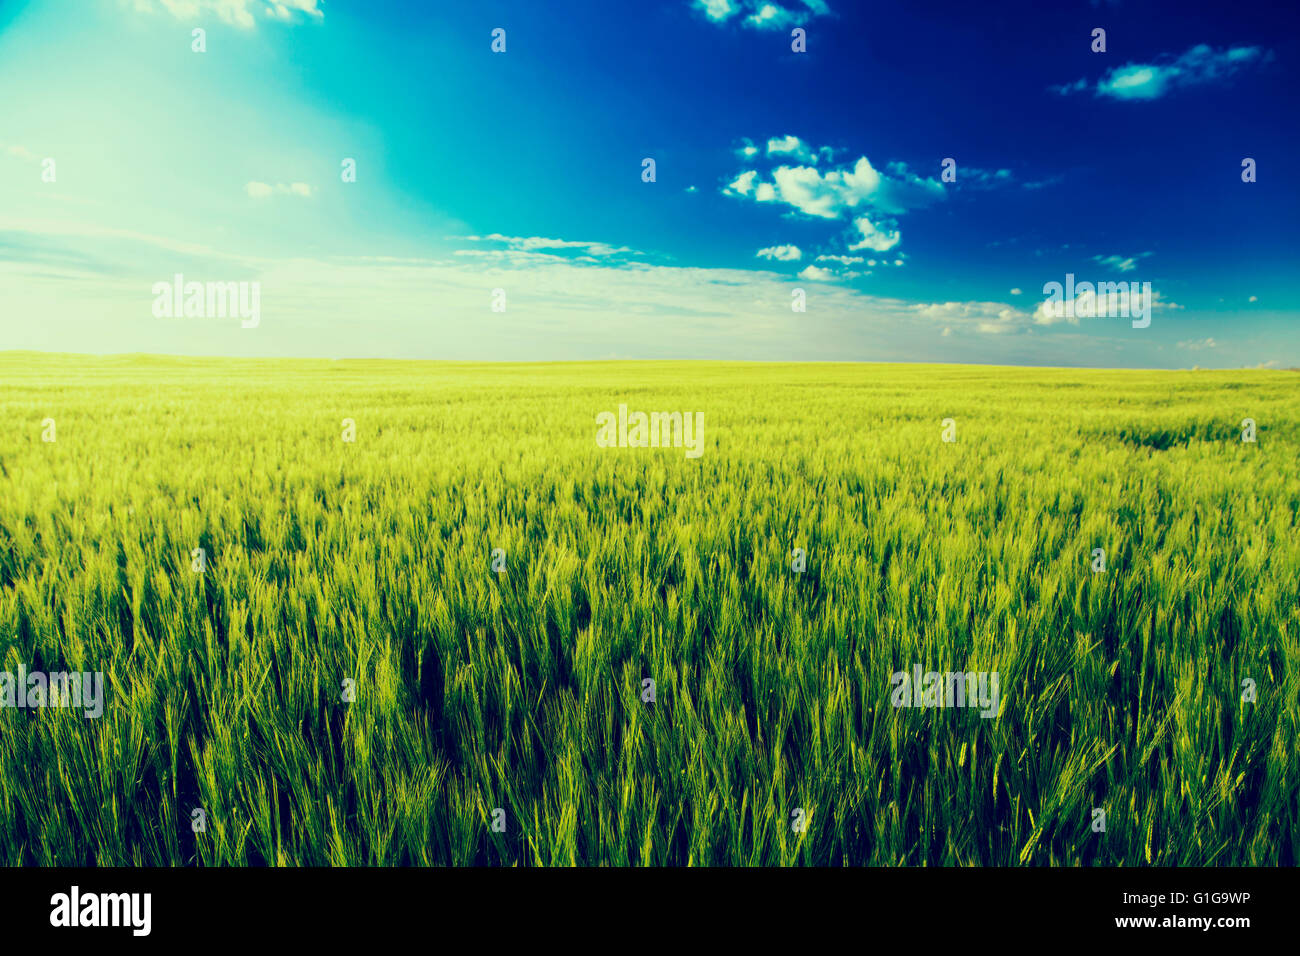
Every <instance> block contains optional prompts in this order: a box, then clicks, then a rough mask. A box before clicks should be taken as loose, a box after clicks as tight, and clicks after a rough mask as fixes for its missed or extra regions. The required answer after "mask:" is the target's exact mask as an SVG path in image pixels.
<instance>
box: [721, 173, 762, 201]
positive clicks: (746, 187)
mask: <svg viewBox="0 0 1300 956" xmlns="http://www.w3.org/2000/svg"><path fill="white" fill-rule="evenodd" d="M757 176H758V170H756V169H747V170H745V171H744V172H743V173H741V174H740V175H739V176H737V177H736V178H735V179H734V180H732V182H731V183H730V184H729V185H728V186H727V188H726V189H724V190H723V192H725V193H734V194H737V195H740V196H748V195H749V194H750V192H751V191H752V190H753V188H754V179H755V178H756V177H757Z"/></svg>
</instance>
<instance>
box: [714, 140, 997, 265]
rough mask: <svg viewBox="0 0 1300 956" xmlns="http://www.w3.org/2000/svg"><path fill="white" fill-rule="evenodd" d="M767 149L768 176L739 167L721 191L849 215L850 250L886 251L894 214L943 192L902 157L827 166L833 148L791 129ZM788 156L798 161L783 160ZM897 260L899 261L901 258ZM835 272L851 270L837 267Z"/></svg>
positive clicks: (745, 153) (813, 212)
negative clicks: (818, 145)
mask: <svg viewBox="0 0 1300 956" xmlns="http://www.w3.org/2000/svg"><path fill="white" fill-rule="evenodd" d="M743 142H744V145H743V146H741V147H740V148H739V149H738V150H737V151H736V152H737V155H738V156H741V157H743V158H746V159H753V158H755V157H756V156H757V155H758V153H759V149H758V147H756V146H754V145H753V143H752V142H751V141H749V140H744V141H743ZM766 155H767V158H768V159H769V160H770V161H771V162H777V163H780V165H778V166H776V168H774V169H771V170H769V172H768V173H767V174H766V176H765V175H764V174H763V173H761V172H760V171H759V170H758V169H746V170H743V171H741V172H740V173H739V174H738V175H737V176H736V177H735V178H734V179H733V180H732V181H731V182H729V183H728V184H727V185H726V186H725V187H723V189H722V192H723V194H724V195H727V196H731V197H733V198H736V199H743V200H751V201H753V202H757V203H772V204H774V205H777V206H782V205H784V206H787V207H789V208H790V209H791V210H793V213H792V214H798V215H802V216H807V217H809V218H811V219H826V220H847V221H848V224H849V227H850V233H851V235H850V238H849V240H848V242H847V251H849V252H857V251H861V250H867V251H870V252H875V253H884V252H888V251H890V250H891V249H894V248H895V247H896V246H897V245H898V244H899V243H900V242H901V241H902V233H901V232H900V231H899V228H898V223H897V221H896V220H895V219H894V218H892V217H895V216H899V215H902V214H903V213H906V212H908V211H909V210H912V209H921V208H924V207H926V206H929V205H931V204H933V203H935V202H938V201H940V200H942V199H943V198H944V197H945V195H946V193H945V191H944V187H943V184H942V183H941V182H939V181H938V180H936V179H932V178H922V177H921V176H918V175H917V174H916V173H914V172H912V171H911V170H909V169H908V168H907V165H906V164H905V163H901V162H893V163H889V164H888V165H887V166H886V167H885V169H886V172H881V171H880V170H878V169H876V168H875V167H874V166H872V165H871V161H870V160H869V159H867V157H865V156H860V157H858V159H857V160H856V161H855V162H854V163H853V164H852V165H851V166H840V167H836V166H828V165H826V163H828V162H829V161H830V160H832V159H833V158H834V150H832V149H831V148H830V147H826V146H823V147H821V148H820V149H814V148H812V147H811V146H810V145H809V144H808V143H806V142H804V141H803V140H801V139H800V138H799V137H797V136H794V135H790V134H786V135H785V136H779V137H772V138H771V139H769V140H767V148H766ZM786 159H790V160H794V161H796V162H798V163H799V165H789V164H788V163H786V162H782V160H786ZM819 164H821V165H819ZM1002 172H1005V171H1002ZM993 177H994V178H1001V179H1006V178H1008V177H1009V174H1008V176H997V175H996V174H993ZM872 264H873V265H874V263H872ZM896 264H897V265H901V264H902V261H901V260H899V261H898V262H896ZM800 275H801V276H803V277H804V278H807V279H812V280H814V281H826V280H828V279H830V278H832V277H835V276H836V273H834V272H832V271H831V270H830V269H829V268H827V267H824V266H808V267H807V268H805V269H804V271H803V272H802V273H800ZM851 275H857V273H852V274H851ZM838 277H840V278H849V277H851V276H850V274H849V273H840V274H839V276H838Z"/></svg>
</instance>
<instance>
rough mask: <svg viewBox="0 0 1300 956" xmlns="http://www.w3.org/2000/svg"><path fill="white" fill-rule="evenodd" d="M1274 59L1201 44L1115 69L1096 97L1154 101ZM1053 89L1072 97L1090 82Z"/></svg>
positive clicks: (1253, 49) (1255, 50)
mask: <svg viewBox="0 0 1300 956" xmlns="http://www.w3.org/2000/svg"><path fill="white" fill-rule="evenodd" d="M1272 59H1273V54H1272V52H1271V51H1266V50H1263V49H1261V48H1260V47H1257V46H1236V47H1230V48H1228V49H1226V50H1215V49H1213V48H1212V47H1210V46H1207V45H1206V44H1204V43H1202V44H1199V45H1197V46H1194V47H1192V48H1191V49H1190V50H1188V51H1187V52H1186V53H1183V54H1181V55H1180V56H1173V55H1172V54H1166V55H1165V56H1162V57H1158V58H1157V59H1156V61H1155V62H1153V63H1126V64H1124V65H1123V66H1119V67H1115V68H1114V69H1111V70H1109V71H1108V72H1107V73H1106V74H1105V75H1104V76H1102V78H1101V79H1099V80H1098V81H1097V83H1096V86H1094V87H1093V95H1094V96H1105V97H1110V98H1111V99H1116V100H1155V99H1159V98H1160V97H1162V96H1164V95H1165V94H1166V93H1169V92H1171V91H1172V90H1175V89H1179V88H1183V87H1188V86H1201V85H1205V84H1209V83H1215V82H1218V81H1221V80H1226V79H1228V78H1229V77H1231V76H1233V75H1234V74H1236V73H1238V72H1240V71H1241V70H1242V69H1244V68H1246V67H1248V66H1251V65H1253V64H1257V63H1267V62H1269V61H1271V60H1272ZM1051 89H1053V90H1054V91H1055V92H1057V93H1060V94H1061V95H1062V96H1069V95H1070V94H1073V93H1082V92H1083V91H1084V90H1086V89H1088V81H1087V80H1085V79H1078V80H1075V81H1074V82H1073V83H1065V84H1063V85H1060V86H1054V87H1052V88H1051Z"/></svg>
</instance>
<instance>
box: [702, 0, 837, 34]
mask: <svg viewBox="0 0 1300 956" xmlns="http://www.w3.org/2000/svg"><path fill="white" fill-rule="evenodd" d="M692 5H693V6H694V7H695V9H697V10H699V11H700V12H701V13H703V14H704V16H705V17H706V18H707V19H709V20H710V21H712V22H713V23H718V24H725V23H727V22H728V21H730V20H731V19H732V18H733V17H735V16H737V15H738V14H744V16H742V17H741V18H740V20H739V22H740V23H742V24H743V25H744V26H747V27H749V28H750V29H754V30H781V29H784V28H786V27H788V26H792V25H798V24H802V23H804V22H806V21H807V20H809V19H811V18H813V17H822V16H829V15H830V13H831V9H830V7H829V6H828V5H827V3H826V0H693V4H692Z"/></svg>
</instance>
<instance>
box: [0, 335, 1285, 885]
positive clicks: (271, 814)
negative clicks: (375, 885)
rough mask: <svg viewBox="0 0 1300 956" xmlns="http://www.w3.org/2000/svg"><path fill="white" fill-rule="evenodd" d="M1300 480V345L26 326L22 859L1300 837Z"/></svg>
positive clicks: (594, 854)
mask: <svg viewBox="0 0 1300 956" xmlns="http://www.w3.org/2000/svg"><path fill="white" fill-rule="evenodd" d="M619 404H626V405H627V406H629V408H630V409H631V410H633V411H637V410H640V411H646V412H650V411H681V412H702V413H703V415H704V422H705V429H704V443H705V450H704V453H703V455H702V456H701V457H700V458H698V459H689V458H687V457H686V456H685V454H684V453H683V450H682V449H655V448H627V449H619V448H600V447H597V443H596V440H595V438H596V432H597V427H596V416H597V414H598V413H599V412H602V411H616V410H617V408H618V406H619ZM349 418H350V419H353V420H354V422H355V428H356V440H355V442H352V443H346V442H344V441H343V440H342V432H343V424H342V423H343V420H344V419H349ZM946 418H951V419H953V420H954V421H955V425H956V441H955V442H952V443H946V442H944V441H942V440H941V433H942V430H943V429H942V425H941V422H942V420H943V419H946ZM1245 418H1251V419H1253V420H1254V421H1255V422H1256V423H1257V437H1258V440H1257V441H1256V442H1255V443H1245V442H1242V441H1241V436H1242V421H1243V419H1245ZM45 419H54V421H55V428H56V431H55V438H56V440H55V441H53V442H47V441H43V440H42V436H43V432H44V431H45V430H46V429H45V427H44V426H43V424H42V423H43V421H44V420H45ZM1298 508H1300V377H1298V376H1297V375H1296V374H1294V373H1288V372H1270V371H1237V372H1206V371H1195V372H1149V371H1075V370H1047V369H1018V368H988V367H954V366H922V365H902V366H900V365H893V366H889V365H853V364H724V363H685V362H665V363H582V364H537V365H466V364H441V363H422V362H421V363H416V362H411V363H403V362H377V361H376V362H371V361H353V362H337V363H335V362H319V361H249V360H204V359H173V358H151V357H138V356H133V357H122V358H109V359H92V358H79V357H71V356H42V355H31V354H13V353H11V354H8V355H0V655H2V656H3V662H2V664H0V671H9V672H16V671H17V669H18V668H19V667H22V668H24V669H25V670H27V671H32V670H44V671H60V670H69V671H71V670H76V671H103V672H104V673H105V674H106V676H107V680H108V682H109V686H108V688H107V690H106V693H105V701H104V714H103V716H102V717H100V718H98V719H87V718H86V717H84V716H83V715H82V714H81V713H80V712H75V711H72V710H69V709H54V708H48V709H19V708H4V709H0V863H7V864H91V863H94V864H98V865H110V864H126V865H129V864H192V863H200V864H204V865H242V864H263V863H270V864H456V865H461V864H484V863H487V864H512V863H523V864H559V863H563V864H568V863H578V864H613V865H622V864H688V863H689V864H696V865H701V864H746V865H747V864H886V865H892V864H903V865H918V864H931V865H957V864H962V865H967V864H998V865H1008V864H1009V865H1018V864H1055V865H1076V864H1084V865H1088V864H1102V865H1114V864H1123V865H1145V864H1148V863H1150V864H1157V865H1173V864H1208V865H1222V864H1265V865H1273V864H1295V863H1296V862H1297V855H1298V849H1300V847H1298V843H1300V796H1298V791H1300V745H1298V744H1297V725H1298V724H1300V643H1298V642H1300V610H1298V609H1297V608H1298V604H1300V533H1298V529H1297V517H1296V516H1297V510H1298ZM195 548H202V549H204V550H205V552H206V556H207V567H206V571H204V572H203V573H201V574H200V573H195V572H193V571H192V570H191V552H192V550H193V549H195ZM497 548H500V549H503V550H504V552H505V568H506V570H505V571H504V573H501V574H496V573H493V571H492V557H491V555H492V551H493V549H497ZM795 548H801V549H804V550H805V552H806V562H807V567H806V570H805V571H804V572H803V573H802V574H796V573H795V572H794V571H793V570H792V557H791V552H792V549H795ZM1096 548H1103V549H1105V555H1106V565H1107V569H1106V571H1105V572H1104V573H1094V572H1093V567H1092V564H1093V557H1092V555H1093V551H1094V549H1096ZM914 665H920V666H921V667H922V668H923V669H924V670H937V671H988V672H997V673H998V675H999V676H1000V702H999V707H998V714H997V716H996V717H995V718H992V719H985V718H982V717H981V716H980V715H979V712H978V711H977V710H974V709H962V708H947V709H909V708H895V707H893V706H891V698H890V691H891V685H890V677H891V674H892V673H893V672H895V671H899V670H909V671H910V670H911V669H912V667H913V666H914ZM647 678H648V679H652V680H653V681H654V682H655V696H656V700H655V703H654V704H653V705H648V704H645V703H643V702H642V693H643V680H645V679H647ZM345 679H351V680H352V681H354V682H355V685H354V697H355V699H354V700H353V701H351V702H346V701H344V699H343V698H344V696H345V694H344V681H345ZM1248 679H1249V680H1250V681H1253V682H1254V687H1255V694H1254V698H1255V699H1254V700H1253V701H1252V700H1249V699H1248V700H1245V701H1243V682H1245V681H1247V680H1248ZM1246 696H1247V697H1248V698H1249V697H1250V696H1251V695H1249V694H1247V695H1246ZM195 808H203V810H204V811H205V814H206V830H205V831H204V832H202V833H197V834H196V833H194V832H192V827H191V812H192V810H193V809H195ZM495 808H501V809H502V810H503V811H504V813H503V814H500V815H497V817H496V819H498V820H500V821H502V822H503V824H504V832H496V831H494V829H493V826H492V823H493V819H494V815H493V810H494V809H495ZM796 808H799V809H803V810H804V819H805V820H806V823H807V826H806V829H803V830H802V831H800V830H799V829H797V828H796V827H795V826H793V823H794V822H795V821H796V820H797V819H798V815H797V814H796V813H795V810H796ZM1096 809H1101V810H1104V811H1105V814H1106V816H1105V832H1097V831H1096V829H1095V823H1094V821H1095V820H1096V819H1097V818H1096V815H1095V813H1094V810H1096Z"/></svg>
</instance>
